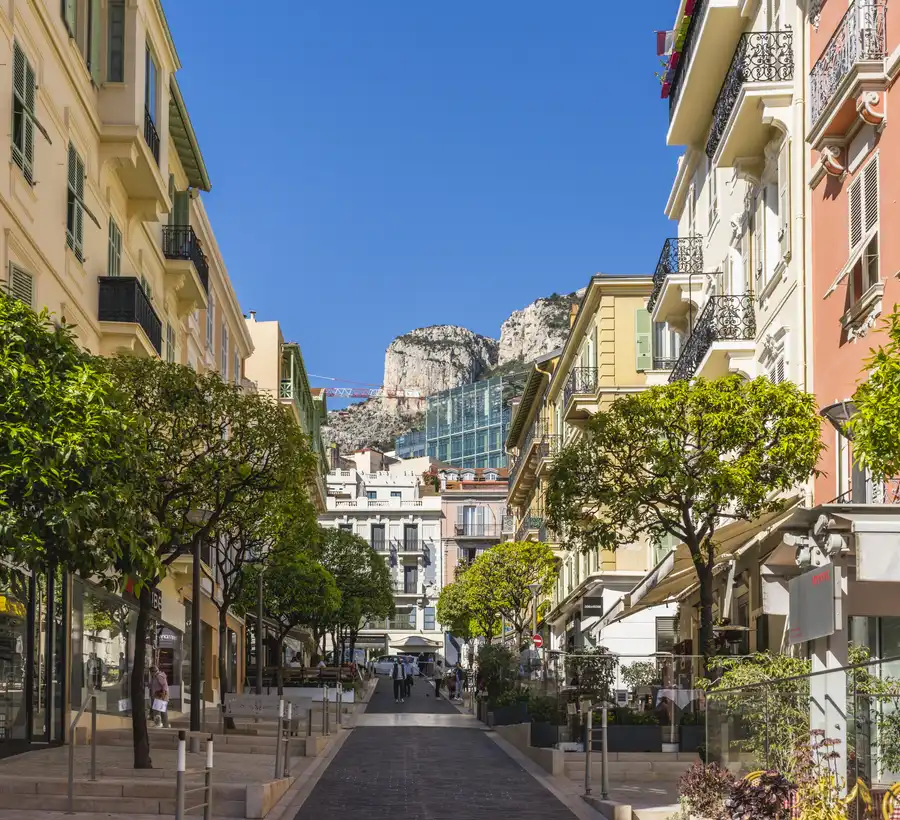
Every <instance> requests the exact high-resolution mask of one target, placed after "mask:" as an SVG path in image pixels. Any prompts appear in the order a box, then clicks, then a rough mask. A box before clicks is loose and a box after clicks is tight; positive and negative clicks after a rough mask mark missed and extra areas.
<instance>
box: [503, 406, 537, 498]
mask: <svg viewBox="0 0 900 820" xmlns="http://www.w3.org/2000/svg"><path fill="white" fill-rule="evenodd" d="M543 433H544V425H543V424H541V423H540V421H535V422H534V423H533V424H532V425H531V427H530V428H529V429H528V435H526V436H525V441H523V442H522V446H521V447H520V448H519V454H518V455H517V456H516V460H515V461H514V462H513V463H512V464H511V465H510V468H509V486H510V487H512V486H514V485H515V483H516V478H518V475H519V473H520V472H522V467H524V466H525V464H526V463H527V462H528V461H529V460H530V459H531V455H532V453H531V448H532V446H533V445H534V443H535V440H537V441H540V439H541V437H542V436H543Z"/></svg>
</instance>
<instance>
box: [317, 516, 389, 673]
mask: <svg viewBox="0 0 900 820" xmlns="http://www.w3.org/2000/svg"><path fill="white" fill-rule="evenodd" d="M318 549H319V559H320V561H321V563H322V566H323V567H325V568H326V569H327V570H328V571H329V572H330V573H331V574H332V575H333V576H334V579H335V583H337V585H338V589H340V591H341V606H340V608H339V609H338V611H337V612H336V613H335V614H334V617H333V618H332V619H331V620H330V621H329V622H327V623H317V624H310V626H311V627H312V629H313V639H314V641H315V642H316V646H317V647H318V646H319V645H320V644H321V647H322V653H323V654H324V652H325V636H326V633H327V632H328V631H329V630H331V632H332V644H333V645H334V650H335V652H334V658H335V663H336V664H339V663H340V662H341V658H343V656H344V650H345V649H346V648H347V644H348V643H349V649H350V653H351V655H352V654H353V651H354V650H355V648H356V639H357V636H358V635H359V629H360V626H361V624H362V623H364V622H365V621H367V620H369V619H370V618H387V617H388V616H389V615H391V614H392V613H393V611H394V598H393V595H392V593H391V577H390V572H389V570H388V568H387V565H386V564H385V563H384V559H383V558H382V557H381V556H380V555H378V554H377V553H376V552H375V551H374V550H373V549H372V547H371V546H370V545H369V544H367V543H366V541H365V540H363V539H362V538H360V537H359V536H358V535H354V534H353V533H350V532H345V531H344V530H340V529H335V528H332V527H320V528H319V538H318Z"/></svg>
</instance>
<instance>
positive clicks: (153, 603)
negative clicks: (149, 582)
mask: <svg viewBox="0 0 900 820" xmlns="http://www.w3.org/2000/svg"><path fill="white" fill-rule="evenodd" d="M134 587H135V583H134V578H128V579H127V580H126V581H125V589H124V590H123V591H122V597H123V598H124V599H125V600H126V601H130V602H131V603H133V604H137V603H138V598H137V595H135V594H134ZM150 609H151V610H152V611H153V612H157V613H159V612H162V590H161V589H160V588H159V587H153V588H151V590H150Z"/></svg>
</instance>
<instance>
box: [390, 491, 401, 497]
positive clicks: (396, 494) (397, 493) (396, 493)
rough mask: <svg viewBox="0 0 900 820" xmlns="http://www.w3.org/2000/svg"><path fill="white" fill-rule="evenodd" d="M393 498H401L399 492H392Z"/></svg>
mask: <svg viewBox="0 0 900 820" xmlns="http://www.w3.org/2000/svg"><path fill="white" fill-rule="evenodd" d="M391 498H400V491H399V490H391Z"/></svg>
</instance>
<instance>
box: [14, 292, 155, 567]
mask: <svg viewBox="0 0 900 820" xmlns="http://www.w3.org/2000/svg"><path fill="white" fill-rule="evenodd" d="M140 426H141V420H140V419H139V418H136V417H135V416H134V415H133V414H132V413H131V412H130V408H129V407H128V405H127V404H126V403H125V402H124V401H123V397H122V396H121V395H120V394H119V393H118V391H117V390H116V386H115V383H114V381H113V380H112V379H111V378H110V376H109V375H108V374H107V373H105V372H104V369H103V366H102V363H101V362H99V361H98V360H97V359H95V358H93V357H92V356H90V355H88V354H87V353H85V352H83V351H82V350H80V349H79V348H78V345H77V344H76V342H75V338H74V336H73V335H72V332H71V330H70V329H69V328H67V327H65V326H57V325H55V324H54V323H53V322H52V321H51V320H50V317H49V315H48V313H47V312H46V311H44V312H42V313H40V314H35V313H34V311H32V310H31V308H29V307H28V306H27V305H25V304H24V303H23V302H21V301H19V300H18V299H13V298H11V297H9V296H7V295H6V294H3V293H0V484H2V486H3V492H2V493H0V553H2V554H3V555H4V556H5V557H6V558H7V559H9V561H10V562H11V563H14V564H20V565H24V566H27V567H29V568H30V569H32V570H34V571H35V572H39V573H46V572H48V571H53V569H54V568H55V567H57V566H61V567H64V568H65V569H66V570H68V571H69V572H73V573H78V574H80V575H83V576H85V577H90V576H92V575H95V574H102V573H103V572H104V571H105V570H107V569H108V568H109V567H111V566H114V565H116V564H117V562H118V561H119V559H120V557H121V554H122V542H121V539H120V535H119V534H120V533H122V532H130V531H131V530H132V529H133V528H134V526H135V525H136V523H135V516H139V514H140V510H139V508H137V507H136V505H135V498H136V488H135V484H134V481H133V478H134V476H136V475H139V473H140V470H141V467H140V464H141V450H140V448H139V447H136V446H135V442H136V439H139V437H140ZM138 525H139V524H138ZM134 546H135V545H133V547H134ZM132 551H133V556H132V559H133V560H134V561H136V562H142V561H144V560H146V559H147V557H148V556H147V553H146V552H144V553H143V554H141V553H140V552H139V551H138V550H137V549H136V548H133V550H132Z"/></svg>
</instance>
